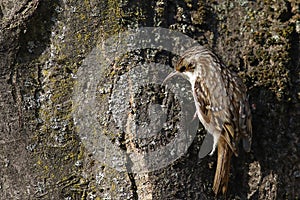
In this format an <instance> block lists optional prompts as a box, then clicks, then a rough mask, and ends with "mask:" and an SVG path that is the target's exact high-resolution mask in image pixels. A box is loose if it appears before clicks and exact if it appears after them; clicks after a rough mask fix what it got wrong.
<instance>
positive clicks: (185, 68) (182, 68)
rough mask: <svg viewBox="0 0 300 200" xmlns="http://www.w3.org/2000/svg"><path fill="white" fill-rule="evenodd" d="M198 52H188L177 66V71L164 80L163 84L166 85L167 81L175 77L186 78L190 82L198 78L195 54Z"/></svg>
mask: <svg viewBox="0 0 300 200" xmlns="http://www.w3.org/2000/svg"><path fill="white" fill-rule="evenodd" d="M195 53H196V52H193V53H192V52H186V53H185V54H184V55H183V56H182V57H181V58H180V60H179V61H178V62H177V64H176V65H175V71H174V72H172V73H170V74H169V75H168V76H167V77H166V78H165V80H164V82H163V83H165V82H166V81H167V80H169V79H170V78H172V77H173V76H175V75H181V76H183V77H184V78H186V79H187V80H188V81H190V82H192V81H193V80H194V79H195V78H196V76H195V70H196V67H197V64H196V61H195V56H193V54H195Z"/></svg>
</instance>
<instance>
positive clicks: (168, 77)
mask: <svg viewBox="0 0 300 200" xmlns="http://www.w3.org/2000/svg"><path fill="white" fill-rule="evenodd" d="M176 75H181V73H180V72H179V71H174V72H172V73H170V74H169V75H168V76H167V77H166V78H165V80H164V81H163V82H162V85H165V83H166V82H167V81H168V80H169V79H170V78H172V77H173V76H176Z"/></svg>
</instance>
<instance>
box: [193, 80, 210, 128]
mask: <svg viewBox="0 0 300 200" xmlns="http://www.w3.org/2000/svg"><path fill="white" fill-rule="evenodd" d="M194 92H195V94H196V96H197V100H198V103H199V106H200V110H201V111H202V114H203V118H204V120H205V121H206V123H209V122H210V120H211V110H210V109H209V108H210V105H211V102H210V93H209V90H208V88H207V86H206V84H205V82H204V81H202V80H201V79H200V78H199V77H198V78H197V79H196V81H195V85H194Z"/></svg>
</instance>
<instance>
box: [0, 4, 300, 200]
mask: <svg viewBox="0 0 300 200" xmlns="http://www.w3.org/2000/svg"><path fill="white" fill-rule="evenodd" d="M0 20H1V21H0V27H1V29H0V92H1V93H0V109H1V112H0V119H1V121H0V199H214V195H213V193H212V189H211V188H212V182H213V176H214V171H215V165H216V156H215V155H214V156H212V157H210V156H207V157H205V158H203V159H202V160H199V159H198V151H199V146H200V145H201V142H202V138H203V135H204V134H205V132H204V131H203V130H202V129H201V127H199V131H198V133H197V137H196V138H195V139H194V141H193V143H192V145H191V146H190V147H189V149H188V151H187V152H186V154H185V155H184V156H182V157H180V158H179V159H178V160H176V161H175V162H173V163H172V164H171V165H169V166H167V167H165V168H162V169H159V170H156V171H153V172H150V173H143V174H135V173H127V172H119V171H117V170H116V169H114V168H112V167H109V166H107V165H105V164H103V163H101V162H98V161H97V159H96V158H95V157H94V155H93V152H89V151H87V149H86V148H85V146H84V144H83V143H82V142H81V138H80V137H79V135H78V134H77V132H76V129H75V127H74V121H73V115H72V109H73V107H72V95H73V88H74V84H75V82H76V72H77V71H78V69H79V68H80V67H82V66H81V64H82V61H83V59H84V58H85V57H86V56H87V55H88V54H89V53H90V52H91V50H92V49H93V48H94V47H95V46H96V45H101V44H102V41H103V40H105V39H106V38H108V37H110V36H112V35H114V34H117V33H121V32H123V31H124V30H126V29H128V28H132V29H133V28H136V27H142V26H159V27H164V28H168V29H173V30H178V31H181V32H182V33H184V34H186V35H188V36H189V37H191V38H193V39H195V40H197V41H198V42H199V43H200V44H203V45H206V46H209V47H211V48H212V49H213V50H214V51H215V52H216V53H217V54H218V55H219V56H220V57H221V58H222V60H223V61H224V62H225V64H227V65H228V66H229V67H231V68H232V69H233V70H235V71H237V72H239V74H240V76H241V77H242V78H243V80H244V82H245V83H246V84H247V87H248V89H249V95H250V100H251V105H252V112H253V146H252V151H251V153H249V154H246V153H243V152H242V151H241V152H240V155H239V157H238V158H233V161H232V169H231V177H230V181H229V192H228V194H227V198H229V199H246V198H249V199H298V198H299V194H300V190H299V185H300V159H299V155H300V154H299V151H300V146H299V132H300V120H299V117H300V116H299V115H300V103H299V102H300V92H299V91H300V90H299V89H300V86H299V85H300V84H299V83H300V72H299V63H300V56H299V52H300V47H299V34H300V4H299V2H298V1H296V0H290V1H288V0H279V1H267V0H265V1H241V0H240V1H238V0H236V1H229V0H228V1H200V0H199V1H192V0H182V1H179V0H176V1H166V0H155V1H154V0H153V1H152V0H151V1H135V0H124V1H116V0H107V1H96V0H85V1H75V0H66V1H58V0H55V1H49V0H44V1H41V0H22V1H15V0H2V1H1V2H0ZM149 52H150V53H152V54H151V56H145V54H147V53H149ZM136 55H137V56H136ZM135 56H136V57H135ZM132 58H134V59H136V60H138V61H136V62H139V61H140V60H142V61H143V62H151V61H152V62H153V61H155V62H161V63H167V64H170V62H172V61H170V60H172V59H173V57H172V56H170V55H169V54H167V53H166V52H161V51H141V52H129V53H128V56H127V58H124V59H123V61H122V60H118V61H115V64H114V65H113V66H112V67H111V68H108V69H109V70H107V71H105V72H104V73H103V77H102V80H103V83H105V84H101V83H99V88H100V89H99V90H100V91H102V90H103V91H106V92H104V93H105V94H104V95H103V94H101V95H102V96H101V95H100V96H99V98H98V101H99V104H100V105H101V109H102V110H101V113H99V115H103V113H107V115H108V116H109V115H110V114H109V108H108V99H109V97H110V95H111V90H106V88H105V87H112V86H113V84H114V83H115V82H114V81H115V80H117V78H118V76H120V75H122V74H124V73H125V72H127V71H129V70H131V69H132V68H134V67H135V65H137V63H135V62H128V60H129V61H130V59H132ZM134 59H133V60H134ZM116 66H117V67H116ZM157 90H159V89H157V88H147V89H146V90H144V91H146V92H147V91H148V92H149V93H147V94H145V93H143V92H140V91H133V93H134V94H138V95H137V98H141V99H143V98H144V97H145V98H146V97H148V96H147V95H149V94H150V93H151V92H152V93H151V94H153V93H154V94H155V93H156V91H157ZM145 95H146V96H145ZM154 96H155V95H154ZM162 98H164V97H162ZM175 104H176V103H175ZM175 107H176V105H175ZM141 118H143V116H141ZM100 120H102V121H101V122H102V123H105V122H106V124H108V125H107V130H108V133H107V134H108V137H110V139H111V141H114V142H116V141H117V142H116V143H118V144H119V146H120V148H123V149H125V150H132V149H133V150H140V149H141V148H140V147H139V146H138V145H135V146H134V147H132V141H129V142H128V138H126V137H128V136H126V135H124V134H122V133H120V134H117V133H116V132H114V131H113V130H114V129H113V127H110V126H113V125H112V124H111V123H112V122H111V121H110V117H107V118H104V119H100ZM116 131H117V130H116ZM174 137H176V133H172V134H171V136H170V138H169V139H172V138H174ZM141 151H143V150H141ZM128 162H129V161H128ZM218 198H220V199H223V197H218Z"/></svg>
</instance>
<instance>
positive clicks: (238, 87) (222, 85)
mask: <svg viewBox="0 0 300 200" xmlns="http://www.w3.org/2000/svg"><path fill="white" fill-rule="evenodd" d="M174 75H181V76H183V77H184V78H185V79H187V80H188V81H189V82H190V84H191V88H192V94H193V99H194V102H195V107H196V114H197V116H198V118H199V120H200V122H201V123H202V124H203V126H204V128H205V129H206V131H207V132H208V133H209V134H211V135H212V136H213V147H212V151H211V152H210V154H209V155H213V153H214V152H215V150H216V148H217V149H218V156H217V166H216V172H215V177H214V182H213V188H212V189H213V192H214V193H215V195H218V194H219V193H222V194H223V195H226V192H227V189H228V181H229V174H230V160H231V157H232V154H234V155H235V156H236V157H237V156H238V144H239V141H240V140H243V148H244V150H245V151H246V152H249V151H250V149H251V143H252V124H251V110H250V106H249V101H248V95H247V88H246V86H245V85H244V83H243V81H242V79H241V78H240V77H239V76H238V75H237V74H236V73H235V72H233V71H231V70H230V69H229V68H228V67H227V66H226V65H225V64H224V63H223V62H222V61H221V59H219V57H218V56H217V55H216V54H215V53H213V51H211V50H210V49H208V48H206V47H204V46H201V45H197V46H194V47H191V48H189V49H188V50H186V51H185V52H184V53H183V54H182V56H181V57H180V58H179V60H178V62H177V64H176V65H175V71H174V72H172V73H170V74H169V75H168V76H167V77H166V78H165V80H164V82H166V81H167V80H168V79H170V78H171V77H173V76H174Z"/></svg>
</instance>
